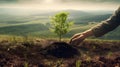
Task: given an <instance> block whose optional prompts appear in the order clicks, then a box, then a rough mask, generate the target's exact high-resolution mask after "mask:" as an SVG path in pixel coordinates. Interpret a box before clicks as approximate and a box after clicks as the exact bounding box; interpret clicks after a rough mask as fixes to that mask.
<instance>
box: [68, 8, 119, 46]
mask: <svg viewBox="0 0 120 67" xmlns="http://www.w3.org/2000/svg"><path fill="white" fill-rule="evenodd" d="M119 25H120V7H119V9H118V10H117V11H116V12H115V13H114V14H113V15H112V16H111V17H110V18H109V19H108V20H106V21H103V22H102V23H100V24H98V25H96V26H95V27H93V28H91V29H89V30H87V31H85V32H82V33H78V34H75V35H74V36H73V37H72V38H71V40H70V43H71V44H75V45H76V44H78V43H80V42H81V41H83V40H84V39H85V38H87V37H89V36H95V37H100V36H102V35H104V34H106V33H108V32H110V31H112V30H114V29H115V28H116V27H118V26H119Z"/></svg>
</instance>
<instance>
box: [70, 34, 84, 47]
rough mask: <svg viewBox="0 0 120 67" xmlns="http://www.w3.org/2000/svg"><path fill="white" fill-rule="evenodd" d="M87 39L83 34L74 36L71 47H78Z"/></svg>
mask: <svg viewBox="0 0 120 67" xmlns="http://www.w3.org/2000/svg"><path fill="white" fill-rule="evenodd" d="M85 38H86V37H85V36H84V34H83V33H77V34H75V35H73V37H72V38H71V40H70V44H71V45H78V44H79V43H81V42H82V41H83V40H84V39H85Z"/></svg>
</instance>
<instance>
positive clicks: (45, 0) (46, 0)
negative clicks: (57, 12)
mask: <svg viewBox="0 0 120 67" xmlns="http://www.w3.org/2000/svg"><path fill="white" fill-rule="evenodd" d="M53 2H54V0H44V3H47V4H51V3H53Z"/></svg>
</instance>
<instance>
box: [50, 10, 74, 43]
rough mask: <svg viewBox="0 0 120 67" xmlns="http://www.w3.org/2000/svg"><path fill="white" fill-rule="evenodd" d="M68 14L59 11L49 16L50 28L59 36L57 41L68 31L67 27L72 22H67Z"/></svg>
mask: <svg viewBox="0 0 120 67" xmlns="http://www.w3.org/2000/svg"><path fill="white" fill-rule="evenodd" d="M68 14H69V13H67V12H61V13H58V14H56V15H55V16H53V17H52V18H51V25H52V27H51V29H52V31H53V32H54V33H56V34H57V35H58V36H59V41H61V39H62V36H63V35H64V34H66V33H67V32H69V27H70V26H71V25H72V24H73V22H68V20H67V19H68Z"/></svg>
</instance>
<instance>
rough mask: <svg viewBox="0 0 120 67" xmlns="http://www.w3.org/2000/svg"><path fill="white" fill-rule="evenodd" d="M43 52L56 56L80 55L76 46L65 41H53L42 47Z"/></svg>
mask: <svg viewBox="0 0 120 67" xmlns="http://www.w3.org/2000/svg"><path fill="white" fill-rule="evenodd" d="M43 53H44V54H46V55H51V56H54V57H57V58H73V57H75V56H79V55H80V52H79V50H78V49H77V48H75V47H73V46H71V45H69V44H68V43H66V42H53V43H52V44H50V45H49V46H47V47H46V48H45V49H44V51H43Z"/></svg>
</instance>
